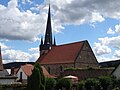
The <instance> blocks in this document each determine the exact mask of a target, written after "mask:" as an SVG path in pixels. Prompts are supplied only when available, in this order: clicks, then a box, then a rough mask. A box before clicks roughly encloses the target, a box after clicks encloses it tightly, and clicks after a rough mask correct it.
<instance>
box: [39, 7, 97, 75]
mask: <svg viewBox="0 0 120 90" xmlns="http://www.w3.org/2000/svg"><path fill="white" fill-rule="evenodd" d="M37 61H38V62H39V63H40V64H41V65H43V66H44V67H45V68H46V69H47V71H48V72H49V73H50V74H53V75H58V76H59V75H60V74H61V73H62V72H63V70H64V68H87V67H98V66H99V65H98V61H97V59H96V57H95V55H94V53H93V51H92V49H91V47H90V45H89V42H88V41H87V40H84V41H80V42H74V43H69V44H63V45H56V40H55V38H54V41H53V40H52V28H51V16H50V6H49V11H48V20H47V26H46V33H45V39H44V41H43V38H41V44H40V57H39V58H38V59H37Z"/></svg>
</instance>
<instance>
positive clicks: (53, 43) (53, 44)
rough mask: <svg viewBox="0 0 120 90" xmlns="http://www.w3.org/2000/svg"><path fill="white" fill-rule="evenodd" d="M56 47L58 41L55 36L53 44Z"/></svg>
mask: <svg viewBox="0 0 120 90" xmlns="http://www.w3.org/2000/svg"><path fill="white" fill-rule="evenodd" d="M53 45H54V46H56V40H55V36H54V43H53Z"/></svg>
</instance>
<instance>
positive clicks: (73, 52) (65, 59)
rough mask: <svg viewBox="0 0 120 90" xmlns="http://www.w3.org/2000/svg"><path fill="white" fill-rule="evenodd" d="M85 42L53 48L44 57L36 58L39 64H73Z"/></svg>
mask: <svg viewBox="0 0 120 90" xmlns="http://www.w3.org/2000/svg"><path fill="white" fill-rule="evenodd" d="M85 42H87V41H81V42H75V43H70V44H64V45H58V46H53V47H52V50H50V51H49V52H48V53H47V54H46V55H45V54H44V55H42V56H40V57H39V58H38V60H37V61H38V62H40V63H41V64H59V63H73V62H74V61H75V60H76V58H77V56H78V54H79V53H80V51H81V49H82V47H83V45H84V43H85Z"/></svg>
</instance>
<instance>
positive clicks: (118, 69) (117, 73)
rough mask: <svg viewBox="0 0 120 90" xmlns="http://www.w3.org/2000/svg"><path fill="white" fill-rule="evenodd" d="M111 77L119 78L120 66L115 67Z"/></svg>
mask: <svg viewBox="0 0 120 90" xmlns="http://www.w3.org/2000/svg"><path fill="white" fill-rule="evenodd" d="M111 75H113V76H115V77H117V78H120V64H119V65H118V66H116V67H115V69H114V70H113V71H112V73H111Z"/></svg>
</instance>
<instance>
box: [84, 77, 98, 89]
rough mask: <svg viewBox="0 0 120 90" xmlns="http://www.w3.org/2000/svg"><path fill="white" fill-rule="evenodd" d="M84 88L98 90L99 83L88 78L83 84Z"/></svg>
mask: <svg viewBox="0 0 120 90" xmlns="http://www.w3.org/2000/svg"><path fill="white" fill-rule="evenodd" d="M85 88H86V89H87V90H92V88H94V89H95V90H100V82H99V80H97V79H95V78H88V79H87V80H86V82H85Z"/></svg>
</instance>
